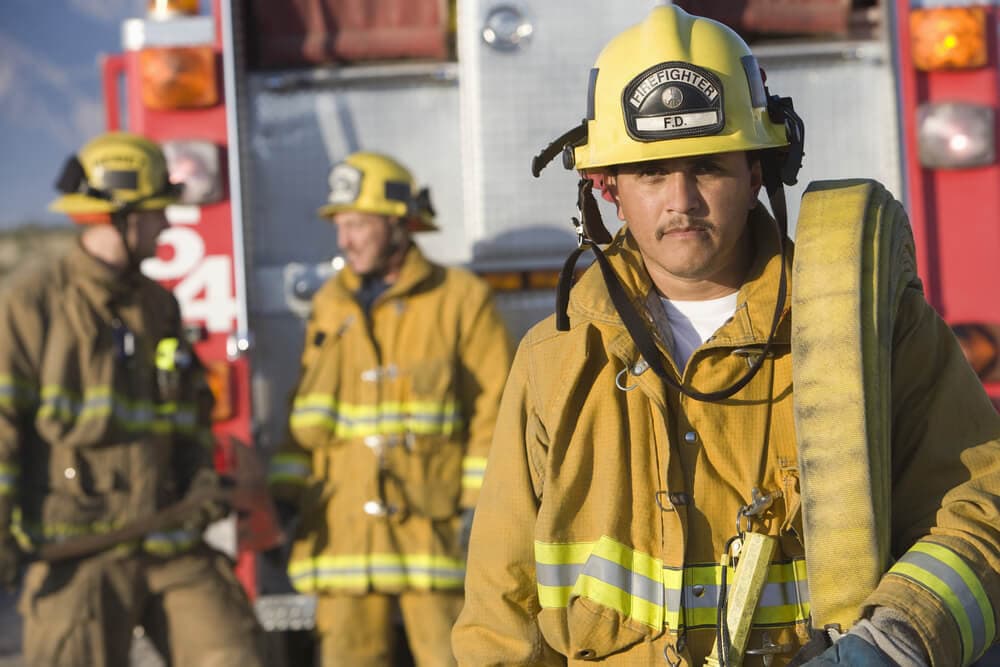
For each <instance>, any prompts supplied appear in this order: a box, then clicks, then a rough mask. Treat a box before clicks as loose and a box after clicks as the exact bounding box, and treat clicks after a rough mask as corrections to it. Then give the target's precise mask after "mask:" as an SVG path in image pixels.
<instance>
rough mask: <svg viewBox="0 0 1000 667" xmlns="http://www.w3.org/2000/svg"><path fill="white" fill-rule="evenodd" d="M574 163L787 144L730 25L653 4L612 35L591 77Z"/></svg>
mask: <svg viewBox="0 0 1000 667" xmlns="http://www.w3.org/2000/svg"><path fill="white" fill-rule="evenodd" d="M590 81H591V83H590V86H591V90H590V95H589V96H588V107H589V108H588V113H587V138H586V141H585V142H584V143H582V144H580V145H577V146H575V147H574V150H573V157H574V160H573V162H574V164H573V166H574V167H576V168H577V169H589V168H594V167H606V166H610V165H615V164H626V163H630V162H642V161H646V160H658V159H664V158H677V157H687V156H692V155H706V154H710V153H728V152H733V151H749V150H759V149H766V148H777V147H781V146H786V145H787V144H788V143H789V142H788V138H787V136H786V132H785V126H784V123H783V122H781V121H779V122H774V121H772V119H771V117H770V116H769V115H768V98H767V94H766V92H765V89H764V82H763V78H762V75H761V70H760V67H759V66H758V64H757V60H756V58H754V56H753V54H751V53H750V49H749V47H748V46H747V45H746V43H745V42H744V41H743V39H741V38H740V36H739V35H737V34H736V33H735V32H734V31H733V30H731V29H730V28H728V27H727V26H725V25H723V24H721V23H718V22H716V21H712V20H710V19H706V18H702V17H699V16H692V15H691V14H688V13H687V12H685V11H684V10H682V9H679V8H678V7H675V6H673V5H667V6H657V7H654V8H653V10H652V11H651V12H650V13H649V15H648V16H647V18H646V19H645V20H644V21H643V22H642V23H640V24H638V25H636V26H633V27H632V28H629V29H628V30H626V31H625V32H623V33H621V34H620V35H618V36H617V37H615V38H614V39H613V40H612V41H611V42H609V43H608V45H607V46H606V47H605V48H604V50H603V51H602V52H601V54H600V55H599V56H598V58H597V62H596V64H595V65H594V69H593V70H592V71H591V76H590Z"/></svg>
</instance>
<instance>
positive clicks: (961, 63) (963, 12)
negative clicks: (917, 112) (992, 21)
mask: <svg viewBox="0 0 1000 667" xmlns="http://www.w3.org/2000/svg"><path fill="white" fill-rule="evenodd" d="M910 36H911V47H912V53H913V65H914V67H916V68H917V69H919V70H923V71H925V72H926V71H931V70H939V69H962V68H972V67H982V66H983V65H985V64H986V60H987V55H986V10H985V9H983V8H982V7H941V8H935V9H916V10H914V11H913V12H911V13H910Z"/></svg>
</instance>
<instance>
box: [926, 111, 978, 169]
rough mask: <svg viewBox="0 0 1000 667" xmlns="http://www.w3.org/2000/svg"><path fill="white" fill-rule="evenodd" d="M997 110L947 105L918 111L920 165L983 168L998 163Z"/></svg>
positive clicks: (939, 167)
mask: <svg viewBox="0 0 1000 667" xmlns="http://www.w3.org/2000/svg"><path fill="white" fill-rule="evenodd" d="M994 137H995V133H994V128H993V109H992V108H991V107H987V106H981V105H978V104H965V103H960V102H945V103H941V104H922V105H920V106H919V107H918V108H917V147H918V151H919V153H920V164H922V165H923V166H925V167H930V168H934V169H962V168H965V167H981V166H984V165H988V164H993V163H994V162H995V161H996V146H995V139H994Z"/></svg>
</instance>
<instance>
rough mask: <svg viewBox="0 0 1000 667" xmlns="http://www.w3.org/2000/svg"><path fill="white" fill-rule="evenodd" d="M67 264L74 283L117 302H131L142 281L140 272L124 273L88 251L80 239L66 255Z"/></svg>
mask: <svg viewBox="0 0 1000 667" xmlns="http://www.w3.org/2000/svg"><path fill="white" fill-rule="evenodd" d="M65 266H66V268H67V271H68V274H69V280H70V281H71V282H72V283H73V284H75V285H79V286H80V287H82V288H83V289H85V290H86V291H88V292H92V293H94V294H103V295H105V296H106V297H107V298H108V300H109V301H114V302H116V303H128V302H130V301H131V300H132V299H133V298H134V297H135V296H136V293H137V291H138V290H139V288H140V286H141V282H142V276H141V274H139V273H138V272H129V273H122V272H120V271H118V270H116V269H115V268H113V267H111V266H108V265H107V264H105V263H104V262H102V261H100V260H99V259H97V258H96V257H94V256H93V255H91V254H90V253H89V252H87V251H86V249H84V247H83V244H82V243H81V242H79V241H78V242H77V244H76V245H75V246H74V247H73V249H72V250H70V251H69V253H68V254H67V255H66V259H65Z"/></svg>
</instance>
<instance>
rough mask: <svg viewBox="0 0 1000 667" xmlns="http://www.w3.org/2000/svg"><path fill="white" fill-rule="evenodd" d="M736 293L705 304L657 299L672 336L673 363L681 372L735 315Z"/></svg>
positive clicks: (710, 300) (704, 302) (702, 302)
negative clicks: (699, 347)
mask: <svg viewBox="0 0 1000 667" xmlns="http://www.w3.org/2000/svg"><path fill="white" fill-rule="evenodd" d="M737 296H738V295H737V293H736V292H733V293H732V294H729V295H726V296H724V297H720V298H718V299H709V300H707V301H676V300H671V299H667V298H664V297H661V298H660V300H661V301H663V309H664V310H665V311H666V313H667V322H669V323H670V332H671V333H672V334H673V336H674V361H675V362H677V367H678V368H681V369H683V368H684V367H685V366H686V365H687V362H688V359H690V358H691V354H692V353H693V352H694V351H695V350H696V349H697V348H698V346H700V345H701V344H702V343H704V342H705V341H706V340H708V338H709V336H711V335H712V334H714V333H715V332H716V331H718V330H719V327H721V326H722V325H723V324H725V323H726V320H728V319H729V318H730V317H732V316H733V313H735V312H736V297H737Z"/></svg>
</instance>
